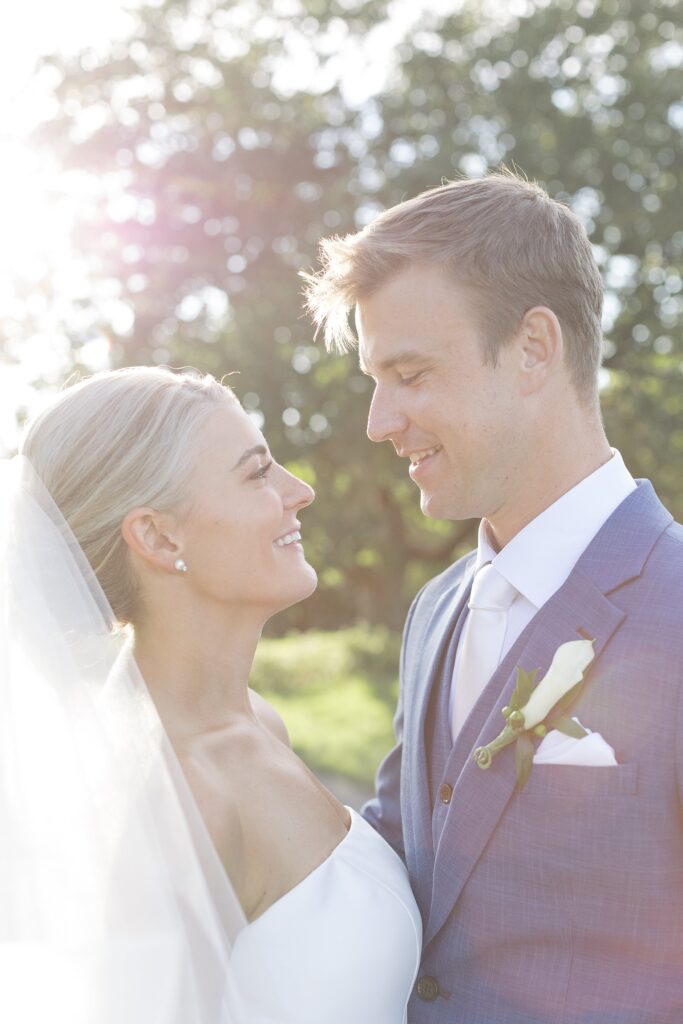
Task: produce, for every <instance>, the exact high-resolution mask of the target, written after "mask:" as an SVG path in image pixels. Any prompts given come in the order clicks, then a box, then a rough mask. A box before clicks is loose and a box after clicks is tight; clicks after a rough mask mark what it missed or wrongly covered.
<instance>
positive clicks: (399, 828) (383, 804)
mask: <svg viewBox="0 0 683 1024" xmlns="http://www.w3.org/2000/svg"><path fill="white" fill-rule="evenodd" d="M423 589H424V588H423ZM421 594H422V590H421V591H420V593H418V595H417V597H416V598H415V600H414V601H413V603H412V605H411V606H410V611H409V612H408V616H407V618H406V624H405V628H404V630H403V643H402V644H401V659H400V664H399V697H398V705H397V707H396V714H395V715H394V735H395V737H396V745H395V746H394V748H393V749H392V750H390V751H389V753H388V754H387V756H386V757H385V758H384V760H383V761H382V763H381V764H380V766H379V768H378V770H377V776H376V778H375V796H374V797H373V798H372V800H368V802H367V803H366V804H365V806H364V807H362V808H361V812H360V813H361V814H362V815H363V817H364V818H365V820H366V821H368V822H369V823H370V824H371V825H372V827H373V828H374V829H376V830H377V831H378V832H379V834H380V835H381V836H382V837H383V838H384V839H386V841H387V842H388V843H389V845H390V846H392V847H393V848H394V850H396V853H397V854H398V855H399V856H400V857H401V858H402V859H403V860H405V847H404V844H403V819H402V815H401V765H402V761H403V701H404V693H405V685H406V679H405V660H406V648H407V644H408V634H409V631H410V624H411V622H412V619H413V614H414V612H415V608H416V607H417V603H418V600H419V598H420V596H421Z"/></svg>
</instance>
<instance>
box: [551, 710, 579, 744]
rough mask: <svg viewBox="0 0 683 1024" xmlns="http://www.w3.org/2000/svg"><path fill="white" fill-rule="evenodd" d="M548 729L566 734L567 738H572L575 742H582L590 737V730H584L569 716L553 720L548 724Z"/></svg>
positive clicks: (561, 716)
mask: <svg viewBox="0 0 683 1024" xmlns="http://www.w3.org/2000/svg"><path fill="white" fill-rule="evenodd" d="M548 728H549V729H557V731H558V732H562V733H564V735H565V736H571V737H572V738H573V739H575V740H582V739H583V737H584V736H588V730H587V729H584V727H583V726H582V725H579V723H578V722H575V721H574V719H573V718H569V716H568V715H560V716H559V718H553V720H552V721H551V722H549V723H548Z"/></svg>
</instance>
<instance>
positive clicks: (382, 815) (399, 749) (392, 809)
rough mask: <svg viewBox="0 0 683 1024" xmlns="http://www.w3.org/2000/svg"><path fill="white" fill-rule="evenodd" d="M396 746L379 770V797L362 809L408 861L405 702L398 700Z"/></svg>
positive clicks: (380, 832) (395, 726)
mask: <svg viewBox="0 0 683 1024" xmlns="http://www.w3.org/2000/svg"><path fill="white" fill-rule="evenodd" d="M394 734H395V736H396V745H395V746H394V748H393V749H392V750H390V751H389V753H388V754H387V756H386V757H385V758H384V760H383V761H382V763H381V765H380V766H379V768H378V770H377V776H376V779H375V796H374V797H373V798H372V800H368V802H367V803H366V804H365V806H364V807H362V808H361V812H360V813H361V814H362V815H363V817H364V818H365V820H366V821H368V822H369V823H370V824H371V825H372V827H373V828H374V829H376V830H377V831H378V832H379V834H380V835H381V836H382V837H383V838H384V839H386V841H387V842H388V843H389V845H390V846H392V847H393V848H394V850H396V853H398V855H399V856H400V857H402V858H403V859H404V860H405V850H404V847H403V822H402V819H401V760H402V755H403V700H402V698H401V696H399V699H398V706H397V708H396V714H395V716H394Z"/></svg>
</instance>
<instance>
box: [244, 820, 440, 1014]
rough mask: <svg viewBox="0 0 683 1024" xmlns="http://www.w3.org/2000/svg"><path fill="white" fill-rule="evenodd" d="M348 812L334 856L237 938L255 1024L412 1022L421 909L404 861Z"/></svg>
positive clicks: (246, 1000) (247, 1003) (246, 995)
mask: <svg viewBox="0 0 683 1024" xmlns="http://www.w3.org/2000/svg"><path fill="white" fill-rule="evenodd" d="M349 813H350V816H351V824H350V827H349V830H348V832H347V833H346V835H345V836H344V837H343V838H342V839H341V841H340V842H339V843H337V845H336V846H335V847H334V849H333V850H332V851H331V853H330V854H329V856H327V857H326V858H325V860H323V861H322V862H321V863H320V864H318V866H317V867H315V868H314V869H313V870H312V871H311V872H309V874H308V875H306V877H305V878H304V879H302V881H301V882H299V883H298V884H297V885H295V886H294V887H293V888H292V889H290V890H289V891H288V892H286V893H285V894H284V895H283V896H281V897H280V898H279V899H277V900H276V901H275V902H274V903H272V904H271V905H270V906H269V907H268V908H267V909H266V910H265V911H264V912H263V913H262V914H261V915H260V916H259V917H257V918H256V919H255V920H254V921H252V922H251V923H250V924H248V925H246V927H245V928H244V929H243V930H242V931H241V932H240V933H239V935H238V936H237V938H236V940H235V944H234V947H233V954H232V960H231V968H232V970H233V972H234V979H235V983H236V985H237V987H238V989H239V993H240V997H241V998H242V999H243V1000H244V1006H245V1007H246V1009H247V1011H248V1012H246V1013H245V1015H244V1019H245V1020H247V1021H249V1024H348V1022H349V1021H353V1022H354V1024H405V1021H406V1006H407V1003H408V998H409V996H410V992H411V990H412V987H413V984H414V982H415V978H416V976H417V971H418V967H419V963H420V951H421V942H422V921H421V919H420V913H419V910H418V908H417V905H416V903H415V899H414V897H413V894H412V892H411V889H410V882H409V879H408V872H407V870H406V866H405V864H404V863H403V861H402V860H401V858H400V857H399V856H398V854H397V853H396V852H395V851H394V850H393V849H392V848H391V847H390V846H389V845H388V844H387V843H386V842H385V841H384V839H382V837H381V836H380V835H379V833H378V832H376V831H375V829H373V828H372V826H371V825H370V824H369V823H368V822H367V821H366V820H365V819H364V818H363V817H362V816H361V815H360V814H358V812H357V811H354V810H353V809H352V808H349ZM239 1019H240V1021H241V1020H242V1018H241V1017H240V1018H239Z"/></svg>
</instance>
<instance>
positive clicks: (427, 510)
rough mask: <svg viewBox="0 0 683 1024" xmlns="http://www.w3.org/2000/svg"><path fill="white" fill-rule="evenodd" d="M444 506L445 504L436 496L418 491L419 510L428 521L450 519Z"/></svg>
mask: <svg viewBox="0 0 683 1024" xmlns="http://www.w3.org/2000/svg"><path fill="white" fill-rule="evenodd" d="M445 506H446V502H445V501H444V500H443V498H441V497H440V496H439V495H438V494H433V493H431V494H430V493H429V492H428V491H420V510H421V511H422V515H424V516H427V518H428V519H450V518H451V517H450V516H449V515H448V513H447V511H446V507H445Z"/></svg>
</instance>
